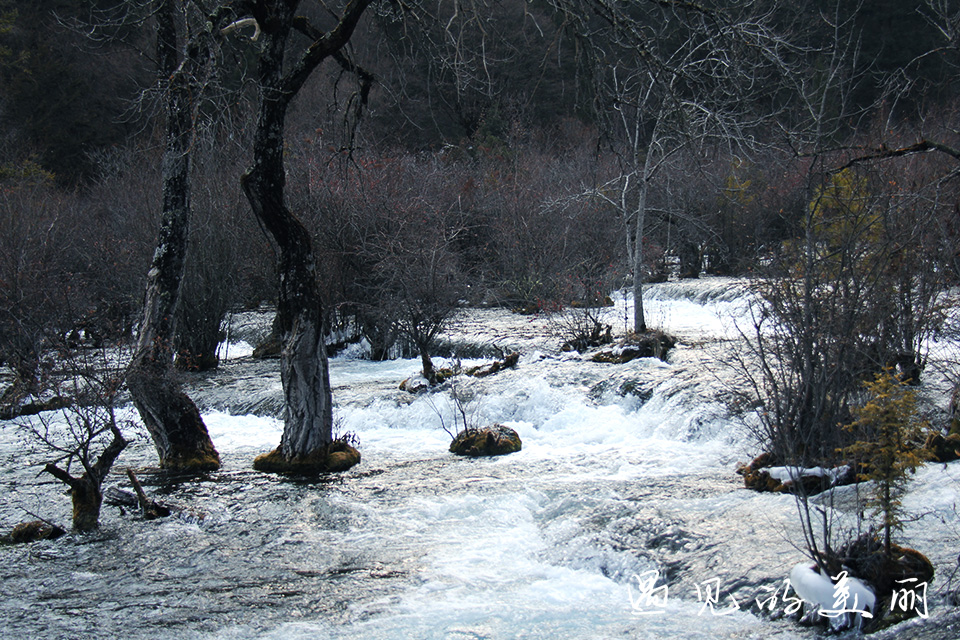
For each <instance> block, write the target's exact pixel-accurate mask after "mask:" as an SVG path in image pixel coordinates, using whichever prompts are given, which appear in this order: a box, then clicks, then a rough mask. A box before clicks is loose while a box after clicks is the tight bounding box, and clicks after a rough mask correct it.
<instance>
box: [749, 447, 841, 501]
mask: <svg viewBox="0 0 960 640" xmlns="http://www.w3.org/2000/svg"><path fill="white" fill-rule="evenodd" d="M773 460H774V456H772V455H771V454H768V453H763V454H760V455H759V456H757V458H756V459H754V461H753V462H751V463H750V464H749V465H740V466H739V467H738V468H737V473H739V474H740V475H742V476H743V485H744V487H746V488H747V489H750V490H752V491H759V492H765V491H769V492H772V493H801V492H802V495H806V496H812V495H816V494H818V493H821V492H823V491H826V490H827V489H829V488H830V487H838V486H841V485H846V484H853V483H854V482H856V481H857V474H856V472H855V471H854V470H853V469H852V467H851V466H850V465H842V466H839V467H834V468H831V469H825V468H823V467H810V468H803V469H800V468H796V467H784V466H769V465H770V463H771V462H772V461H773Z"/></svg>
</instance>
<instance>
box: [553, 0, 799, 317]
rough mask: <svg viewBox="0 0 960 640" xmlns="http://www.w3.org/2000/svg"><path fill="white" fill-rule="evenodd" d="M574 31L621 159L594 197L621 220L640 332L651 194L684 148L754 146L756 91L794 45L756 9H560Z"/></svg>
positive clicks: (668, 5) (665, 5) (681, 5)
mask: <svg viewBox="0 0 960 640" xmlns="http://www.w3.org/2000/svg"><path fill="white" fill-rule="evenodd" d="M554 4H555V5H557V6H558V8H559V9H560V10H561V11H563V12H565V14H566V15H567V16H568V17H569V18H570V19H571V22H572V24H573V25H575V29H574V32H575V33H576V34H577V37H579V38H580V39H581V40H582V41H583V43H584V51H585V52H586V54H587V61H588V63H589V65H590V66H589V70H588V73H589V74H590V78H591V80H592V88H593V93H594V95H596V96H597V98H596V104H595V106H594V109H595V111H596V112H597V115H598V118H599V119H600V121H601V122H603V123H604V128H605V129H606V131H607V132H608V135H609V136H610V139H611V144H612V146H613V148H614V149H615V150H616V152H617V156H618V158H619V171H618V172H617V175H615V177H614V178H613V179H612V180H610V181H608V182H605V183H603V184H600V185H598V186H596V187H595V188H593V189H591V192H592V194H594V195H596V196H599V197H601V198H603V199H605V200H606V201H607V202H608V203H609V204H610V205H611V206H612V207H613V208H614V209H615V211H616V212H617V214H618V215H619V217H620V219H621V222H622V224H623V230H624V234H625V238H626V247H627V260H628V267H629V269H630V271H631V274H632V287H633V294H634V318H633V330H634V331H635V332H636V333H643V332H645V331H646V329H647V326H646V319H645V317H644V313H643V297H642V284H643V280H644V242H645V233H646V230H647V217H648V213H649V210H650V193H651V186H652V185H653V183H654V181H655V180H657V179H658V178H659V177H660V175H661V174H662V172H663V170H664V168H665V167H666V166H667V163H668V162H669V161H670V159H671V158H672V157H673V156H674V155H675V154H677V153H678V152H680V151H681V150H684V149H688V148H691V147H697V146H699V145H702V144H703V143H704V142H705V141H707V140H710V139H712V140H719V141H722V143H723V144H726V145H729V146H731V147H735V146H737V145H743V144H745V143H747V142H749V140H750V136H749V135H747V133H746V129H747V127H748V126H749V125H751V124H755V123H756V119H757V117H756V116H755V115H754V112H755V107H756V106H757V105H756V104H755V103H754V102H752V101H751V99H750V98H749V92H750V91H751V90H752V89H753V88H755V87H756V86H758V85H760V84H762V83H764V82H768V81H770V79H775V78H777V76H778V74H780V73H781V72H782V66H783V64H784V63H783V55H784V50H785V49H786V47H787V45H786V42H785V41H784V40H783V39H782V38H780V37H779V36H778V35H777V34H776V33H775V31H774V30H773V29H772V27H771V26H770V24H771V23H772V20H773V17H772V14H771V13H770V12H764V11H763V10H762V8H761V7H760V5H759V3H749V2H748V3H742V4H739V5H737V7H731V6H729V4H728V3H722V4H710V3H706V4H704V3H688V2H679V1H678V2H653V1H651V2H639V3H635V4H634V5H630V6H627V5H620V4H619V3H613V2H598V3H595V5H592V6H591V7H590V10H587V8H586V7H583V6H581V5H580V4H577V3H575V2H569V1H565V0H559V1H557V2H555V3H554Z"/></svg>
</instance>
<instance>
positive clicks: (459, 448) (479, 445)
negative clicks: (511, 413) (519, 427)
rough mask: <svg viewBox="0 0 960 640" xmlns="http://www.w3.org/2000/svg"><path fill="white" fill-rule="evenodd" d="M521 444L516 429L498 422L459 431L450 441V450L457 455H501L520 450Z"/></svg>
mask: <svg viewBox="0 0 960 640" xmlns="http://www.w3.org/2000/svg"><path fill="white" fill-rule="evenodd" d="M522 446H523V445H522V443H521V442H520V435H519V434H518V433H517V432H516V431H514V430H513V429H511V428H510V427H506V426H504V425H502V424H499V423H498V424H492V425H490V426H489V427H483V428H482V429H465V430H464V431H461V432H460V433H458V434H457V437H456V438H454V439H453V442H451V443H450V451H451V453H455V454H457V455H458V456H471V457H479V456H502V455H505V454H507V453H513V452H514V451H520V448H521V447H522Z"/></svg>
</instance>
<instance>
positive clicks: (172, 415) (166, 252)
mask: <svg viewBox="0 0 960 640" xmlns="http://www.w3.org/2000/svg"><path fill="white" fill-rule="evenodd" d="M180 9H181V7H179V6H178V3H176V2H174V0H161V2H160V4H159V6H158V7H157V11H156V20H157V57H158V63H159V74H160V78H161V82H162V90H163V96H164V111H165V116H166V137H165V147H164V157H163V170H162V174H163V175H162V181H163V187H162V189H163V201H162V205H161V207H162V213H161V219H160V233H159V239H158V242H157V249H156V251H155V252H154V255H153V262H152V264H151V266H150V270H149V271H148V272H147V288H146V294H145V300H144V311H143V319H142V320H141V323H140V330H139V335H138V339H137V348H136V351H135V353H134V356H133V359H132V361H131V363H130V368H129V371H128V374H127V385H128V387H129V388H130V393H131V395H132V396H133V402H134V405H135V406H136V407H137V410H138V411H139V412H140V416H141V417H142V419H143V421H144V424H145V425H146V427H147V430H148V431H149V432H150V435H151V437H152V438H153V442H154V445H155V446H156V448H157V453H158V455H159V456H160V464H161V466H163V467H165V468H172V469H190V470H203V469H216V468H218V467H219V466H220V457H219V454H218V453H217V451H216V449H215V448H214V446H213V443H212V442H211V440H210V437H209V435H208V433H207V429H206V425H204V423H203V419H202V418H201V417H200V411H199V410H198V409H197V407H196V405H195V404H194V403H193V401H192V400H191V399H190V398H189V397H188V396H187V395H186V394H185V393H184V392H183V391H181V390H180V387H179V384H178V383H177V381H176V378H175V377H174V375H173V372H172V367H173V341H174V336H175V329H176V318H177V305H178V304H179V303H180V290H181V283H182V281H183V273H184V265H185V263H186V253H187V239H188V237H189V225H190V164H191V150H192V147H193V144H194V140H195V134H196V127H195V122H196V119H197V115H198V111H199V108H200V104H201V94H202V92H203V89H204V86H205V84H206V80H207V78H209V76H210V73H211V70H212V63H213V55H214V52H215V46H216V41H217V39H218V38H219V37H220V35H221V30H222V29H223V28H225V27H226V26H227V25H229V24H230V23H231V21H232V20H234V19H235V14H234V12H233V9H232V7H231V6H230V4H229V3H227V4H224V5H222V6H220V7H218V8H217V10H216V11H215V12H214V14H213V15H211V16H203V17H202V18H203V19H202V20H201V22H200V24H199V25H196V26H195V27H194V28H193V29H191V28H190V27H191V21H190V20H187V19H185V18H186V16H185V14H183V13H180V12H179V10H180ZM178 25H179V26H181V27H183V28H186V29H189V31H188V32H187V33H182V34H180V36H179V37H178Z"/></svg>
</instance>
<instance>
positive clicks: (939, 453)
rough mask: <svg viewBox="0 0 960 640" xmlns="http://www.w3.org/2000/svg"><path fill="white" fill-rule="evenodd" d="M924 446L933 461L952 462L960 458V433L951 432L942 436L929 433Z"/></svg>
mask: <svg viewBox="0 0 960 640" xmlns="http://www.w3.org/2000/svg"><path fill="white" fill-rule="evenodd" d="M923 446H924V448H925V449H927V451H929V452H930V456H931V459H932V460H933V461H934V462H953V461H954V460H960V434H958V433H953V432H951V433H950V434H948V435H946V436H944V435H943V434H940V433H931V434H930V435H928V436H927V440H926V442H925V443H924V445H923Z"/></svg>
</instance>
